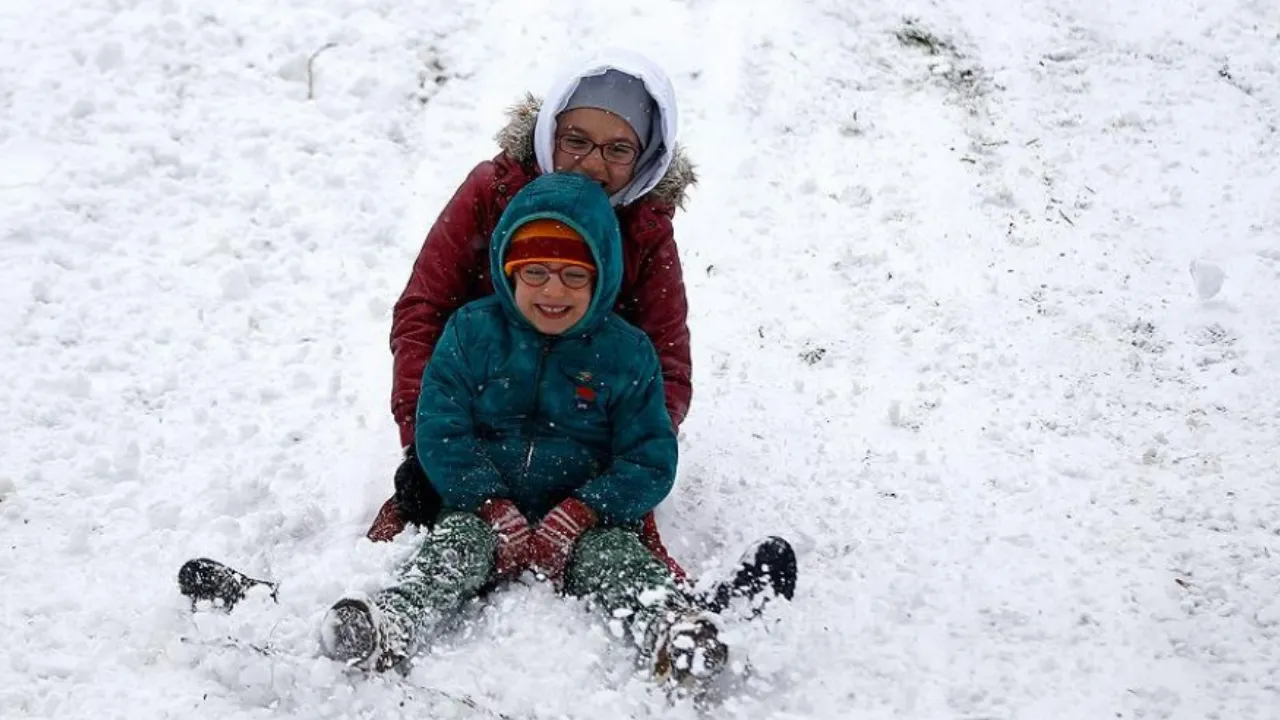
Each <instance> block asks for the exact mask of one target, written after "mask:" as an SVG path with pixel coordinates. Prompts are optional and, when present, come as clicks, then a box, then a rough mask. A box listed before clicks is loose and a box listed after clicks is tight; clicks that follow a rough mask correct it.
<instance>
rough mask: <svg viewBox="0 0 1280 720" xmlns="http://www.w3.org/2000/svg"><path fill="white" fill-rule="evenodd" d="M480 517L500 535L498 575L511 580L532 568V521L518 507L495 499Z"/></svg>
mask: <svg viewBox="0 0 1280 720" xmlns="http://www.w3.org/2000/svg"><path fill="white" fill-rule="evenodd" d="M479 515H480V518H481V519H482V520H484V521H485V522H486V523H488V524H489V527H491V528H493V531H494V532H495V533H497V534H498V549H497V551H496V558H495V560H494V565H493V573H494V576H495V577H497V578H499V579H502V580H507V579H510V578H512V577H515V576H516V575H518V574H520V572H521V571H522V570H524V569H525V568H527V567H529V539H530V535H531V529H530V527H529V521H528V520H526V519H525V517H524V515H521V514H520V510H519V509H517V508H516V504H515V503H513V502H511V501H510V500H507V499H505V498H491V499H489V500H486V501H485V503H484V505H481V506H480V512H479Z"/></svg>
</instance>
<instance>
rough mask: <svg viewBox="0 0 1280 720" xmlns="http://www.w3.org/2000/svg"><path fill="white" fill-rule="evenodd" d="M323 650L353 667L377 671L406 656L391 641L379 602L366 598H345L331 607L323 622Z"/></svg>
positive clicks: (393, 664)
mask: <svg viewBox="0 0 1280 720" xmlns="http://www.w3.org/2000/svg"><path fill="white" fill-rule="evenodd" d="M320 650H321V652H323V653H324V655H325V656H326V657H328V658H330V659H333V660H337V661H338V662H341V663H346V664H347V665H348V666H350V667H357V668H360V669H362V670H374V671H377V672H383V671H386V670H390V669H391V668H393V667H395V666H396V665H399V664H400V663H401V662H402V661H404V659H405V656H404V654H403V653H401V652H397V651H395V650H394V649H393V648H392V647H391V644H390V643H389V642H388V639H387V633H386V632H385V628H383V622H382V617H381V613H379V612H378V608H377V606H376V605H374V604H373V603H371V602H369V601H367V600H364V599H362V598H343V599H342V600H339V601H338V602H336V603H334V604H333V607H331V608H329V612H327V613H325V616H324V620H322V621H321V623H320Z"/></svg>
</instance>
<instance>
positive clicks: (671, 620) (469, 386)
mask: <svg viewBox="0 0 1280 720" xmlns="http://www.w3.org/2000/svg"><path fill="white" fill-rule="evenodd" d="M492 243H493V244H492V252H491V253H490V266H489V267H490V272H491V273H492V276H493V277H496V278H501V279H502V280H501V281H499V282H497V283H495V291H496V292H495V294H494V295H493V296H491V297H487V298H484V299H482V300H477V301H475V302H472V303H470V304H468V305H466V306H465V307H463V308H461V309H460V310H458V311H457V312H455V313H453V315H452V316H451V317H450V319H449V321H448V323H447V324H446V325H445V328H444V331H443V333H441V336H440V340H439V342H438V344H437V345H436V347H435V351H434V353H433V354H432V358H431V362H430V364H428V366H427V368H426V372H425V373H424V375H423V379H422V391H421V393H420V395H419V397H418V409H417V422H416V433H415V441H416V444H417V449H418V455H419V458H420V460H421V463H422V466H423V468H424V469H425V470H426V475H427V477H429V478H430V483H431V484H432V486H433V487H434V489H435V490H436V491H437V492H438V493H439V495H440V497H441V498H442V499H443V506H444V511H443V512H442V513H441V515H440V519H439V520H438V522H437V523H436V525H435V528H434V529H433V530H432V532H430V533H429V534H427V535H425V536H424V537H423V539H422V541H421V544H420V546H419V548H418V549H417V550H416V552H415V554H414V555H413V557H412V558H411V560H410V561H409V562H408V563H407V564H406V565H405V566H404V567H403V568H402V570H401V571H400V574H399V580H398V583H397V584H396V585H395V586H394V587H391V588H387V589H385V590H382V591H380V592H378V593H376V594H375V595H373V596H372V597H371V598H356V597H353V598H347V599H344V600H342V601H340V602H338V603H337V604H336V605H334V606H333V608H332V609H331V610H330V611H329V613H328V615H327V616H326V620H325V623H324V627H323V631H322V647H323V649H324V651H325V653H326V654H327V655H329V656H330V657H333V658H335V659H340V660H345V661H348V662H350V663H352V664H355V665H359V666H362V667H369V668H375V669H385V668H388V667H391V666H393V665H395V664H397V663H399V662H400V661H402V660H404V659H406V658H408V657H411V656H412V655H413V654H414V653H415V651H416V650H417V649H418V648H419V647H420V646H421V644H422V643H423V642H424V640H426V639H427V638H429V637H430V636H431V634H432V631H433V630H434V629H435V628H437V627H438V626H439V624H440V623H441V622H442V621H443V620H445V619H447V618H448V617H450V616H451V615H453V614H454V613H455V612H456V611H457V610H458V609H459V608H460V607H461V606H462V604H463V603H464V602H466V601H467V600H468V599H470V598H471V597H474V596H475V595H476V594H477V593H478V592H479V591H480V590H481V588H482V587H484V586H485V585H487V584H489V583H491V582H493V581H496V580H503V579H507V578H510V577H513V576H514V575H517V574H519V573H520V572H522V571H523V570H526V569H531V570H535V571H537V572H540V573H542V574H543V575H545V576H546V577H548V578H550V579H551V580H553V581H555V582H556V583H558V584H560V585H561V586H562V587H563V588H564V589H565V590H567V591H568V592H570V593H572V594H575V595H580V596H591V597H593V598H595V599H596V600H597V605H598V606H599V607H600V609H601V610H602V611H603V612H604V614H605V616H606V617H609V618H618V617H624V616H625V617H627V618H628V621H627V622H628V631H629V635H630V637H631V638H632V639H633V640H634V641H635V643H636V644H637V645H638V646H639V647H640V650H641V657H642V658H644V659H646V660H647V661H649V662H650V663H651V664H652V668H653V672H654V674H655V676H656V677H657V678H659V679H660V680H663V681H671V682H673V683H678V684H681V685H687V684H691V683H696V682H697V681H698V680H701V679H705V678H708V677H711V676H714V675H715V674H717V673H718V672H719V671H720V670H721V669H722V668H723V667H724V665H725V662H726V660H727V656H728V650H727V648H726V647H725V645H724V644H723V643H722V642H721V641H720V640H719V638H718V636H717V629H716V626H715V624H714V623H713V622H712V619H711V617H710V616H708V615H706V614H705V613H703V612H700V611H698V610H696V609H695V608H694V607H693V606H692V604H691V601H690V600H689V599H688V598H687V597H686V596H685V594H684V593H682V592H680V591H679V589H678V588H677V587H676V582H675V578H674V577H673V575H672V573H671V572H670V570H669V569H668V568H667V567H666V566H664V564H663V563H662V562H660V561H659V560H658V559H657V558H655V557H654V555H653V554H652V553H651V552H650V551H649V550H648V549H646V547H645V546H644V545H643V543H642V541H641V539H640V536H639V528H640V524H641V521H642V519H643V518H644V516H645V515H647V514H648V513H649V512H650V511H651V510H652V509H653V508H654V506H656V505H657V504H658V503H659V502H661V501H662V499H663V498H664V497H666V495H667V493H668V492H669V491H670V490H671V486H672V483H673V481H674V478H675V471H676V455H677V445H676V438H675V432H674V429H673V428H672V423H671V420H670V417H669V415H668V413H667V409H666V404H665V402H664V393H663V387H662V381H663V378H662V371H661V368H660V365H659V360H658V356H657V354H656V352H655V350H654V347H653V344H652V343H651V342H650V340H649V339H648V338H647V337H646V336H645V334H644V333H643V332H641V331H640V330H637V329H636V328H635V327H633V326H632V325H630V324H628V323H627V322H626V321H625V320H623V319H622V318H621V317H620V316H619V315H618V314H616V313H614V312H613V311H612V309H613V307H614V303H615V301H616V299H617V296H618V292H619V289H620V287H621V286H622V284H623V262H622V257H623V247H622V239H621V237H620V233H619V229H618V223H617V219H616V217H615V215H614V212H613V210H612V208H611V207H610V204H609V195H608V194H606V191H605V188H602V187H601V185H600V184H599V183H597V182H594V181H593V180H592V179H590V178H588V177H585V176H582V175H577V174H564V173H556V174H551V175H543V176H541V177H539V178H537V179H535V180H533V181H532V182H530V183H529V184H528V185H527V186H526V187H525V188H524V189H522V190H521V191H520V192H519V193H517V194H516V196H515V197H514V198H513V199H512V201H511V204H510V206H509V207H507V209H506V211H505V212H504V213H503V215H502V218H501V220H500V222H499V223H498V226H497V228H496V229H495V231H494V234H493V240H492ZM642 598H643V600H642Z"/></svg>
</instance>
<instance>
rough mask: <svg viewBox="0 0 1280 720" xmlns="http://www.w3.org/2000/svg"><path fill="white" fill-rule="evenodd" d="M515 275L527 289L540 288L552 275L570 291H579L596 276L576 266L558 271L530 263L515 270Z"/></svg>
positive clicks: (568, 266) (566, 266)
mask: <svg viewBox="0 0 1280 720" xmlns="http://www.w3.org/2000/svg"><path fill="white" fill-rule="evenodd" d="M516 275H518V276H520V279H521V280H523V281H524V284H525V285H528V286H529V287H542V286H543V285H546V284H547V281H548V280H550V279H551V276H552V275H555V276H556V277H559V278H560V283H561V284H562V285H564V286H565V287H567V288H569V289H570V290H581V289H582V288H584V287H586V286H588V285H590V284H591V281H592V280H593V279H595V276H596V274H595V273H593V272H591V271H590V270H588V269H586V268H584V267H581V266H578V265H565V266H564V267H562V268H560V269H559V270H552V269H551V268H549V267H547V266H546V265H542V264H541V263H530V264H528V265H521V266H520V267H519V268H517V269H516Z"/></svg>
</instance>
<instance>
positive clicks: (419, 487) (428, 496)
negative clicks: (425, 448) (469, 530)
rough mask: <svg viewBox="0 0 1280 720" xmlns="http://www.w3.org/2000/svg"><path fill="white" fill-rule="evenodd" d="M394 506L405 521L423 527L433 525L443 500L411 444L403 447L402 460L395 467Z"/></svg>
mask: <svg viewBox="0 0 1280 720" xmlns="http://www.w3.org/2000/svg"><path fill="white" fill-rule="evenodd" d="M395 501H396V507H398V508H399V509H400V515H401V517H403V518H404V520H405V521H406V522H411V523H414V524H416V525H420V526H422V527H423V528H425V529H430V528H432V527H434V526H435V524H436V518H437V517H438V516H439V515H440V507H441V506H442V505H443V504H444V500H443V499H442V498H441V497H440V493H438V492H436V489H435V487H434V486H433V485H432V484H431V481H430V480H428V479H427V473H426V472H425V471H424V470H423V469H422V463H420V462H418V452H417V450H416V449H415V448H414V446H413V445H410V446H409V447H407V448H405V449H404V460H403V461H402V462H401V463H400V467H398V468H396V496H395Z"/></svg>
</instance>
